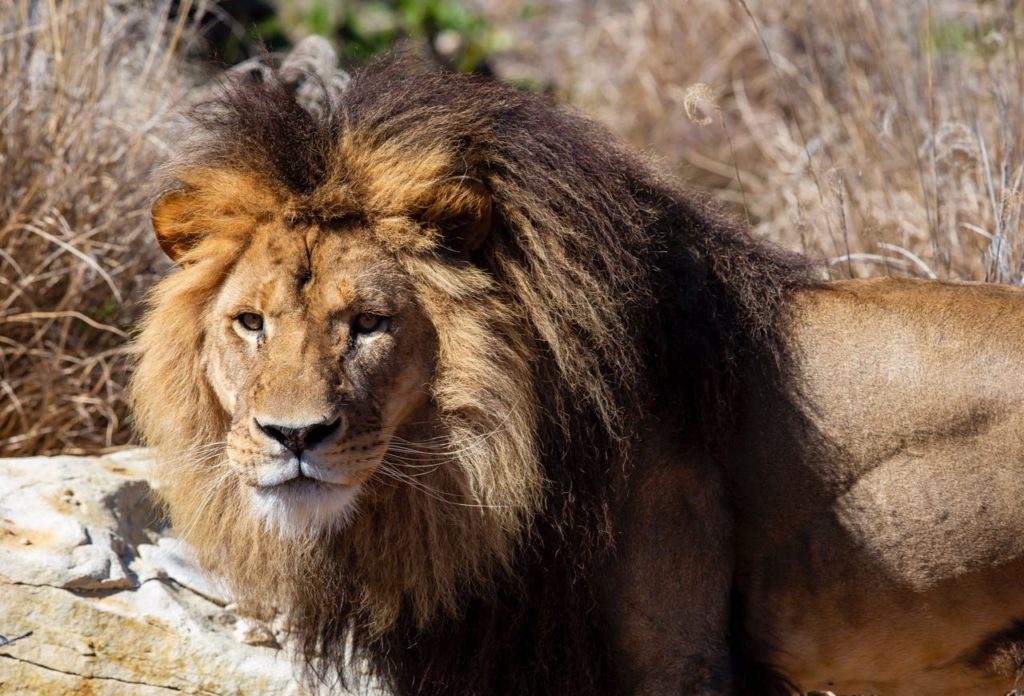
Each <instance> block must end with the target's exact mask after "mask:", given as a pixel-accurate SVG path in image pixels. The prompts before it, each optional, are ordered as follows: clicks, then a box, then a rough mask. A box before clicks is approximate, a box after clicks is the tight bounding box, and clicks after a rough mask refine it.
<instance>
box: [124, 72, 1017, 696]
mask: <svg viewBox="0 0 1024 696" xmlns="http://www.w3.org/2000/svg"><path fill="white" fill-rule="evenodd" d="M406 69H407V66H403V65H402V64H400V63H399V64H383V65H377V66H375V67H372V68H370V69H368V70H366V71H365V72H363V73H360V74H357V75H356V76H355V77H354V78H353V82H352V84H351V86H350V87H349V88H348V90H347V91H346V93H345V95H344V96H343V97H342V99H341V101H340V103H339V104H337V105H335V107H334V109H333V110H329V111H328V112H327V113H326V114H320V115H311V114H308V113H306V112H304V111H302V109H301V108H300V107H298V105H297V104H296V103H295V101H294V99H293V98H292V97H291V95H289V94H288V93H287V92H286V91H285V90H284V89H283V88H282V87H280V86H279V85H276V84H274V83H273V82H271V83H270V84H255V85H248V86H246V85H242V86H236V87H233V88H232V89H231V90H230V91H229V93H228V94H227V95H226V96H225V97H224V98H223V99H222V100H221V101H220V102H219V103H218V104H217V105H216V106H215V108H214V109H213V110H212V111H211V112H209V113H207V114H206V115H205V116H203V118H202V123H203V125H204V126H205V128H206V132H207V138H206V140H205V141H204V142H203V143H201V144H200V145H199V146H198V147H197V148H196V150H195V152H194V153H193V155H192V158H191V159H190V160H188V161H187V162H186V163H185V164H183V165H182V166H180V167H179V168H178V170H177V173H176V177H177V179H178V182H179V183H178V188H177V189H175V190H173V191H172V192H170V193H168V194H167V195H165V196H164V197H163V198H162V199H161V201H160V202H159V203H158V205H157V207H156V208H155V211H154V221H155V225H156V227H157V234H158V236H159V238H160V242H161V244H162V245H163V247H164V248H165V249H166V250H167V251H168V253H169V254H170V255H171V256H172V257H173V258H176V259H178V260H179V261H180V262H181V263H182V269H181V270H179V271H178V272H177V273H175V274H173V275H172V276H171V277H169V278H168V279H166V280H164V281H163V282H162V283H161V284H160V286H158V289H157V291H156V293H155V295H154V299H153V304H152V309H151V312H150V314H149V315H148V317H147V320H146V325H145V328H144V331H143V333H142V336H141V338H140V355H141V357H140V362H139V367H138V370H137V373H136V377H135V380H134V383H133V397H134V401H135V408H136V414H137V418H138V423H139V427H140V430H141V431H142V432H143V434H144V435H145V437H146V439H147V441H148V442H150V443H151V444H153V445H154V446H155V447H157V449H158V451H159V454H160V458H161V462H162V464H161V472H160V476H161V479H162V481H163V486H162V488H161V492H162V495H163V496H164V498H165V499H166V502H167V505H168V508H169V511H170V514H171V518H172V521H173V522H174V524H175V525H176V526H177V527H179V529H180V530H181V533H182V535H183V536H184V537H185V538H186V539H188V540H190V541H192V542H193V543H194V544H195V545H196V546H197V548H198V550H199V553H200V556H201V558H202V560H203V561H204V563H205V564H206V565H207V566H208V567H209V568H210V569H211V570H213V571H215V572H218V573H222V574H224V575H225V576H226V577H227V578H228V580H229V581H230V582H231V583H232V584H233V586H234V588H235V590H236V591H237V592H238V593H239V594H240V595H241V596H242V597H243V598H244V599H246V600H249V601H253V602H256V603H258V604H277V605H283V606H284V607H286V608H287V609H288V611H289V614H290V618H291V625H292V628H293V630H294V631H295V632H296V633H297V635H298V637H299V638H300V640H301V641H302V647H303V649H304V652H305V656H306V658H307V660H308V661H309V663H310V665H311V666H312V667H313V671H314V673H315V674H317V675H319V676H324V675H325V674H328V673H330V672H336V673H337V674H339V675H341V676H342V677H348V678H355V676H354V675H356V676H357V675H358V670H356V671H355V672H352V671H350V669H349V665H348V664H347V662H346V660H347V658H348V657H350V656H352V655H353V654H354V655H355V657H356V658H357V659H365V660H367V661H368V663H369V666H370V668H371V670H372V672H373V673H375V674H376V675H377V676H378V677H379V678H381V679H382V680H383V681H384V682H385V683H386V684H387V685H388V686H390V687H391V688H392V689H393V690H394V691H395V692H397V693H399V694H451V693H459V694H479V695H481V696H484V695H487V694H498V693H522V694H543V693H552V694H555V693H557V694H566V693H610V692H611V693H614V692H620V693H647V694H663V693H687V694H691V693H692V694H722V695H724V694H740V693H742V694H746V693H756V694H772V693H785V692H786V690H787V689H788V688H789V682H787V679H788V680H790V681H791V682H792V683H795V684H799V685H800V687H802V688H825V687H829V688H833V689H834V690H836V691H842V690H843V689H847V688H849V689H861V688H864V689H874V688H877V689H879V690H880V692H881V693H885V694H889V693H894V694H899V693H906V694H910V693H923V692H924V691H923V690H927V689H931V688H934V689H936V690H934V691H933V692H932V693H942V692H941V690H940V689H942V688H945V689H947V692H948V693H950V694H952V693H972V692H973V693H990V692H991V689H992V688H996V689H999V688H1005V689H1006V690H1008V689H1009V688H1010V687H1011V686H1012V683H1013V673H1014V670H1015V668H1016V665H1015V664H1013V649H1014V648H1013V645H1012V641H1013V640H1014V639H1019V638H1020V637H1021V636H1020V635H1019V634H1021V633H1024V631H1022V630H1021V629H1020V627H1019V624H1017V623H1015V620H1016V618H1017V617H1020V616H1024V599H1022V597H1024V595H1022V594H1021V593H1019V592H1016V591H1015V588H1016V585H1015V583H1014V579H1015V578H1016V571H1017V567H1016V565H1015V564H1017V563H1018V559H1019V558H1021V557H1022V556H1024V542H1022V541H1021V539H1022V538H1024V534H1021V533H1020V532H1022V531H1024V523H1017V522H1016V519H1015V515H1014V513H1015V510H1014V503H1015V502H1016V501H1017V500H1019V499H1020V497H1021V496H1020V493H1022V492H1024V476H1021V475H1019V474H1018V470H1019V469H1020V468H1021V467H1020V463H1021V462H1022V461H1024V424H1022V423H1021V420H1020V419H1021V410H1020V399H1019V395H1020V394H1024V390H1022V389H1019V388H1017V387H1016V386H1015V385H1016V381H1017V380H1015V379H1014V378H1015V368H1018V367H1020V366H1021V365H1019V363H1024V345H1022V342H1021V341H1020V340H1017V339H1016V338H1014V337H1016V336H1017V335H1018V328H1017V327H1019V326H1020V325H1021V322H1020V321H1018V320H1017V317H1018V315H1024V299H1022V297H1021V296H1020V295H1019V294H1018V293H1016V292H1014V291H1009V290H1001V289H992V288H987V287H982V286H943V285H938V284H921V285H918V284H912V283H906V282H903V283H901V282H895V281H885V282H881V283H863V284H856V283H851V284H834V285H829V284H823V283H821V282H819V281H817V280H815V279H814V276H813V273H812V270H811V268H810V267H809V266H808V264H807V263H806V262H805V261H804V260H802V259H800V258H799V257H796V256H794V255H789V254H785V253H783V252H779V251H777V250H774V249H772V248H771V247H769V246H767V245H765V244H762V243H760V242H758V241H755V240H753V239H752V238H750V237H749V236H748V235H747V234H746V233H745V232H743V231H742V230H740V229H738V228H736V226H735V225H734V223H733V222H732V221H731V220H730V219H729V218H728V217H726V216H723V215H722V214H721V213H720V212H718V211H717V209H716V208H715V207H714V206H712V205H710V204H708V203H707V202H704V201H702V200H699V199H696V198H694V197H692V196H691V195H690V194H688V193H686V192H684V191H681V190H679V189H678V188H676V187H675V186H674V185H673V184H671V183H669V182H667V181H666V180H665V179H663V178H661V177H659V176H658V175H656V174H654V173H652V170H651V169H650V167H649V166H648V165H647V164H646V163H644V162H643V161H641V160H639V159H637V158H636V157H634V156H633V155H630V154H629V153H627V152H626V151H624V150H623V149H621V148H620V147H619V146H617V145H615V144H614V142H612V141H611V140H610V139H609V137H608V136H607V134H605V133H604V132H603V131H601V130H600V129H597V128H595V127H593V126H592V125H590V124H587V123H586V122H585V121H583V120H582V119H579V118H578V117H576V116H573V115H571V114H567V113H564V112H562V111H559V110H557V109H555V108H554V107H552V106H551V105H549V104H546V103H544V102H542V101H540V100H538V99H536V98H533V97H530V96H528V95H524V94H521V93H518V92H515V91H514V90H511V89H508V88H505V87H501V86H500V85H496V84H493V83H488V82H484V81H479V80H474V79H469V78H457V77H446V76H438V75H419V74H412V75H408V74H405V70H406ZM1007 326H1008V327H1010V329H1011V330H1005V329H1004V328H1003V327H1007ZM1007 656H1009V657H1008V660H1009V661H1008V662H1007V659H1004V660H1003V662H1004V663H1006V664H1001V666H1000V669H1001V670H1002V671H1001V672H1000V673H999V674H996V673H995V672H991V670H989V671H986V670H988V666H989V665H990V663H993V664H994V662H993V661H995V662H998V661H999V659H1000V658H1006V657H1007ZM929 680H930V681H929Z"/></svg>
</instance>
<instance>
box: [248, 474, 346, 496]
mask: <svg viewBox="0 0 1024 696" xmlns="http://www.w3.org/2000/svg"><path fill="white" fill-rule="evenodd" d="M351 485H352V484H349V483H338V482H334V481H323V480H321V479H318V478H313V477H312V476H306V475H305V474H299V475H298V476H293V477H291V478H290V479H286V480H284V481H280V482H276V483H272V484H267V485H260V484H256V485H255V486H254V488H255V489H256V490H257V492H259V493H285V492H288V493H306V492H318V491H323V492H326V491H330V490H332V489H336V488H350V487H351Z"/></svg>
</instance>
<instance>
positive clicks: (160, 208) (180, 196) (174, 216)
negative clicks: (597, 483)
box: [153, 190, 205, 261]
mask: <svg viewBox="0 0 1024 696" xmlns="http://www.w3.org/2000/svg"><path fill="white" fill-rule="evenodd" d="M196 205H197V201H196V196H195V194H194V193H193V192H191V191H187V190H185V191H182V190H177V191H168V192H167V193H165V194H163V195H162V196H160V198H158V199H157V201H156V203H154V204H153V229H154V230H156V240H157V242H159V243H160V248H161V249H163V250H164V253H165V254H167V256H168V257H169V258H170V259H171V260H172V261H177V260H178V259H179V258H181V256H182V255H183V254H184V253H185V252H187V251H188V250H189V249H191V248H192V247H194V246H195V245H196V244H198V243H199V241H200V240H201V239H202V238H203V236H204V234H205V232H204V231H203V230H202V229H200V226H199V225H198V224H197V223H198V221H197V220H196V219H195V212H194V211H195V208H196Z"/></svg>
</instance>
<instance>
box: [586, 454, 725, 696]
mask: <svg viewBox="0 0 1024 696" xmlns="http://www.w3.org/2000/svg"><path fill="white" fill-rule="evenodd" d="M702 469H703V470H702ZM728 509H729V508H728V505H727V504H726V500H725V496H724V486H723V484H722V481H721V476H720V474H719V473H718V472H716V471H713V470H712V469H711V468H710V467H704V466H696V467H694V466H689V465H686V464H681V463H679V462H677V461H674V462H666V463H654V464H650V463H648V464H645V465H644V469H643V470H641V471H638V472H636V476H635V478H633V479H632V480H631V487H630V492H629V497H628V499H627V500H626V502H625V503H624V507H623V509H622V511H621V512H622V516H621V517H620V519H621V520H622V525H621V526H620V528H619V534H618V536H617V537H616V552H615V556H614V559H613V561H612V562H611V563H610V565H609V568H608V570H609V572H608V574H607V576H606V582H607V584H606V592H605V593H604V596H605V598H606V606H607V610H608V618H609V622H610V626H611V642H612V645H611V647H612V652H613V655H614V660H615V670H616V676H617V677H618V681H619V684H620V685H621V687H622V691H623V692H624V693H628V694H652V695H654V694H657V695H659V696H660V695H662V694H687V695H691V694H693V695H700V696H725V695H726V694H732V693H734V689H735V687H734V680H733V674H732V664H733V661H732V657H731V655H730V649H729V642H728V626H729V605H730V602H729V598H730V593H731V579H732V568H733V560H732V543H731V522H730V519H729V513H728Z"/></svg>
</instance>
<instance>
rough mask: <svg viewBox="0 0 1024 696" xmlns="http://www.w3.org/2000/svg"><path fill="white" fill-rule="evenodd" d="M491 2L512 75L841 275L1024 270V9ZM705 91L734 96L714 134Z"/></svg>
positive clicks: (1005, 276) (892, 2)
mask: <svg viewBox="0 0 1024 696" xmlns="http://www.w3.org/2000/svg"><path fill="white" fill-rule="evenodd" d="M477 4H478V5H479V6H480V7H481V8H483V9H484V10H485V11H486V12H487V13H489V14H490V16H491V17H492V18H493V20H492V21H495V22H497V23H499V25H500V26H506V27H509V31H510V34H511V37H512V43H513V46H514V48H513V50H512V51H510V52H509V54H508V55H507V56H505V58H504V59H503V60H502V61H501V62H500V64H499V70H501V71H502V72H503V73H504V74H506V75H509V76H513V77H518V78H527V79H531V80H534V81H539V82H541V83H549V84H552V85H553V86H554V87H555V89H556V91H557V92H559V93H560V94H562V95H563V96H565V97H567V98H568V99H569V100H571V101H573V102H574V103H576V104H577V105H579V106H580V107H582V108H583V109H584V110H586V111H588V112H590V113H592V114H594V115H596V116H597V117H598V118H599V119H600V120H602V121H604V122H605V123H607V124H608V125H610V126H611V127H612V129H613V130H615V131H616V132H618V133H620V134H621V135H623V136H624V137H626V138H627V139H628V140H630V141H631V142H633V143H634V144H636V145H638V146H640V147H643V148H646V149H648V150H650V151H651V152H653V153H655V154H656V156H658V157H660V158H662V159H664V160H667V162H668V163H669V165H670V166H673V167H675V168H677V169H678V170H679V171H680V172H681V173H682V174H683V175H684V176H685V177H686V178H688V179H690V180H691V181H693V182H695V183H696V184H698V185H701V186H705V187H709V188H713V189H716V190H717V195H718V196H719V197H721V198H726V199H728V200H730V201H732V202H733V203H735V205H736V207H737V209H739V210H741V211H745V213H746V214H747V215H748V216H749V218H750V220H751V222H752V223H753V225H754V227H755V229H756V230H757V231H758V232H759V233H761V234H764V235H767V236H769V237H771V238H774V239H777V240H779V241H781V242H783V243H784V244H787V245H789V246H792V247H794V248H798V249H803V250H805V251H808V252H810V253H812V254H815V255H818V256H821V257H824V258H828V259H831V261H832V263H833V272H834V274H835V275H836V276H837V277H841V276H847V275H855V276H863V275H877V274H882V273H890V274H894V275H911V276H923V277H939V278H961V279H979V280H980V279H987V280H994V281H1000V282H1010V283H1016V284H1019V283H1020V282H1021V279H1022V267H1021V263H1022V236H1021V234H1020V214H1021V201H1022V198H1021V187H1022V177H1024V168H1022V165H1024V130H1022V129H1021V125H1022V124H1021V121H1022V118H1024V112H1022V109H1021V104H1022V103H1024V69H1022V66H1021V60H1022V59H1024V57H1022V54H1021V48H1022V43H1021V41H1022V37H1024V33H1022V32H1024V27H1022V26H1021V24H1020V20H1021V18H1022V13H1021V9H1020V8H1019V6H1018V3H1015V2H1003V1H1001V0H1000V1H998V2H974V1H973V0H972V1H970V2H961V1H960V0H932V1H931V2H929V1H928V0H918V1H916V2H901V1H900V0H858V1H857V2H849V3H833V2H812V1H811V0H803V1H799V0H798V1H797V2H792V1H791V0H745V1H744V0H729V1H723V0H690V1H688V2H679V1H678V0H646V1H642V2H632V3H601V4H597V3H583V2H572V3H565V2H556V1H554V0H543V1H541V2H534V3H532V10H531V11H530V12H528V13H526V14H527V16H526V17H525V18H524V15H523V12H522V10H521V9H520V6H521V4H520V3H511V2H505V1H504V0H481V1H480V2H478V3H477ZM695 83H703V84H706V85H708V86H709V87H710V88H711V89H712V90H713V91H714V92H715V93H717V95H718V105H719V108H720V111H719V112H717V113H705V116H713V119H712V120H713V123H711V124H708V125H705V126H700V125H698V124H697V123H695V121H694V120H693V119H691V118H689V117H688V110H692V103H691V102H692V99H691V97H692V93H691V92H690V91H689V90H688V87H690V86H691V85H694V84H695ZM705 108H707V107H705ZM712 111H713V110H712Z"/></svg>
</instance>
